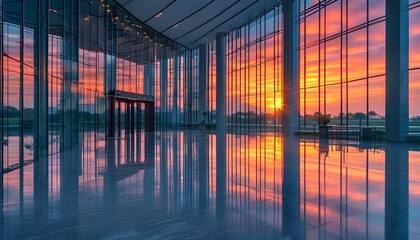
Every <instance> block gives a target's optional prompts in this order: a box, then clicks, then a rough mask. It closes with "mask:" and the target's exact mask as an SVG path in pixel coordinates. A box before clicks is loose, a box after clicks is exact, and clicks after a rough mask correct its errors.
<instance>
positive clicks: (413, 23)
mask: <svg viewBox="0 0 420 240" xmlns="http://www.w3.org/2000/svg"><path fill="white" fill-rule="evenodd" d="M409 9H410V10H409V14H410V16H409V17H410V20H409V21H410V28H409V34H410V39H409V41H410V45H409V52H410V53H409V68H410V70H409V96H410V97H409V108H410V111H409V116H410V131H411V132H420V107H419V105H418V103H419V102H420V45H419V44H418V43H419V42H420V1H419V0H410V7H409Z"/></svg>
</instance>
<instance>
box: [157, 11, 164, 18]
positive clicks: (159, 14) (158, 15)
mask: <svg viewBox="0 0 420 240" xmlns="http://www.w3.org/2000/svg"><path fill="white" fill-rule="evenodd" d="M162 14H163V12H160V13H158V14H156V16H155V17H157V18H158V17H160V16H162Z"/></svg>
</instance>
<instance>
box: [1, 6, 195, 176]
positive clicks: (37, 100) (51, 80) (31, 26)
mask: <svg viewBox="0 0 420 240" xmlns="http://www.w3.org/2000/svg"><path fill="white" fill-rule="evenodd" d="M0 7H1V11H0V13H1V16H2V18H1V19H2V22H1V24H0V27H1V31H2V34H1V41H0V44H1V48H0V51H1V52H2V57H0V61H1V68H2V69H1V70H2V75H1V78H0V83H1V88H0V94H1V95H0V100H1V102H0V103H1V106H2V107H1V117H0V119H1V122H0V123H1V138H2V146H1V148H0V149H1V154H0V155H1V161H0V162H2V164H3V165H2V169H6V170H10V169H13V168H14V167H16V166H22V165H23V164H25V163H24V161H32V160H33V159H37V157H38V156H40V155H41V152H42V151H44V152H46V154H48V155H49V156H52V155H53V154H55V153H59V152H62V151H65V150H70V149H74V146H81V147H82V148H81V149H96V148H98V147H99V145H101V144H102V145H103V144H104V140H105V139H106V137H108V135H107V127H109V126H110V125H111V124H110V123H111V122H110V115H111V112H114V111H115V109H112V106H113V107H114V108H118V106H120V107H121V109H119V110H121V111H120V112H122V115H123V116H121V117H122V119H125V116H124V114H125V113H126V110H127V109H123V108H125V107H126V106H125V105H124V104H122V105H121V104H120V105H118V104H115V105H111V104H112V101H110V100H111V99H113V98H115V91H120V92H127V93H130V94H136V95H139V96H146V97H152V98H154V101H155V120H156V123H157V125H158V126H174V125H180V124H181V123H194V121H196V120H194V118H195V119H196V116H195V114H196V112H197V110H196V105H197V101H196V96H195V95H196V92H195V90H193V89H194V88H195V86H196V78H197V74H194V71H192V70H194V69H195V68H196V66H195V64H196V63H197V61H198V56H197V54H196V53H194V52H192V51H191V50H189V49H188V48H185V47H183V46H181V45H179V44H177V43H175V42H174V41H172V40H170V39H167V38H166V37H164V36H163V35H161V34H159V33H157V32H155V31H154V30H153V29H151V28H149V27H148V26H147V25H145V24H143V23H142V22H140V21H138V20H137V19H135V18H134V17H132V16H131V15H130V14H128V12H126V11H125V10H124V9H123V8H122V7H121V6H120V5H118V4H117V3H116V2H114V1H113V0H100V1H88V0H70V1H67V0H25V1H17V0H6V1H2V2H1V5H0ZM47 19H48V21H47ZM191 72H192V73H191ZM133 106H134V105H133ZM135 106H138V107H139V109H141V104H136V105H135ZM111 109H112V110H113V111H110V110H111ZM123 110H124V111H123ZM143 112H144V107H143V110H139V114H140V113H143ZM139 116H140V115H139ZM138 119H140V117H138ZM43 141H44V142H45V144H42V143H41V142H43Z"/></svg>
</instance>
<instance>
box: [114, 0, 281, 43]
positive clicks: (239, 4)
mask: <svg viewBox="0 0 420 240" xmlns="http://www.w3.org/2000/svg"><path fill="white" fill-rule="evenodd" d="M116 1H117V2H118V3H119V4H121V5H122V6H123V7H124V8H125V9H126V10H127V11H128V12H130V13H131V14H132V15H133V16H135V17H136V18H138V19H139V20H140V21H142V22H144V23H145V24H147V25H148V26H150V27H152V28H154V29H155V30H156V31H158V32H160V33H162V34H163V35H165V36H167V37H168V38H170V39H173V40H175V41H176V42H178V43H180V44H182V45H184V46H186V47H188V48H191V49H193V48H196V47H197V46H198V45H199V44H200V43H205V42H208V41H210V40H212V39H213V38H214V36H215V33H217V32H228V31H229V30H232V29H235V28H237V27H240V26H241V25H244V24H245V23H246V22H248V21H249V20H251V19H253V18H254V17H255V16H257V15H258V14H259V13H262V12H264V11H265V10H270V9H272V8H273V7H274V6H275V5H276V4H277V3H278V2H279V1H280V0H116Z"/></svg>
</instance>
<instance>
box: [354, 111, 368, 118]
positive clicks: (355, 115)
mask: <svg viewBox="0 0 420 240" xmlns="http://www.w3.org/2000/svg"><path fill="white" fill-rule="evenodd" d="M353 118H354V119H362V120H363V119H366V114H364V113H362V112H357V113H355V114H354V115H353Z"/></svg>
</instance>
